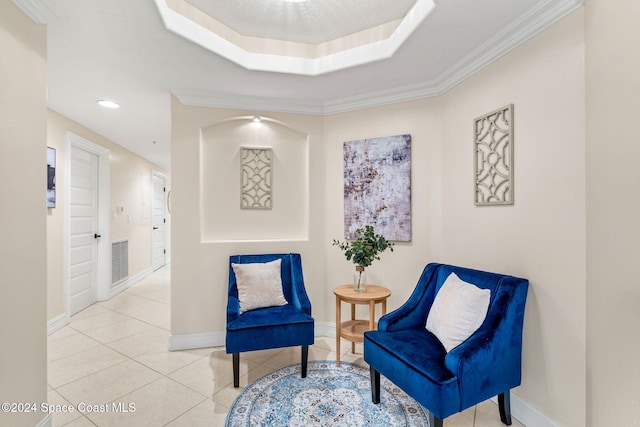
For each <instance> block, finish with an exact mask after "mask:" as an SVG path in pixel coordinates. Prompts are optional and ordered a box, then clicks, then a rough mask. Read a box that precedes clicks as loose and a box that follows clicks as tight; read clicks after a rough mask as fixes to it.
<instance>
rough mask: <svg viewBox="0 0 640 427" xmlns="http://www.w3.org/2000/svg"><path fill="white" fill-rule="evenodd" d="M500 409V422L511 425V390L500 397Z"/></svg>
mask: <svg viewBox="0 0 640 427" xmlns="http://www.w3.org/2000/svg"><path fill="white" fill-rule="evenodd" d="M498 409H499V410H500V420H501V421H502V422H503V423H504V424H506V425H508V426H510V425H511V392H510V390H507V391H505V392H504V393H500V394H499V395H498Z"/></svg>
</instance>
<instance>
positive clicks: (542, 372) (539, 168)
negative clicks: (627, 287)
mask: <svg viewBox="0 0 640 427" xmlns="http://www.w3.org/2000/svg"><path fill="white" fill-rule="evenodd" d="M583 20H584V18H583V12H582V11H581V10H580V11H577V12H575V13H573V14H572V15H571V16H569V17H568V18H566V19H564V20H563V21H562V22H561V23H559V24H557V25H554V26H553V27H551V28H550V29H548V30H546V31H545V32H544V33H542V34H540V35H539V36H537V37H536V38H535V39H533V40H531V41H529V42H527V43H525V44H524V45H522V46H520V47H519V48H518V49H516V50H515V51H514V52H512V53H510V54H509V55H507V56H506V57H504V58H502V59H500V60H498V61H496V62H494V63H493V64H491V65H490V66H489V67H487V68H485V69H484V70H483V71H481V72H480V73H478V74H477V75H475V76H473V77H472V78H470V79H468V80H467V81H465V82H464V83H462V84H461V85H459V86H458V87H456V88H455V89H453V90H451V91H449V92H448V93H447V94H446V95H444V96H443V97H442V101H443V104H444V105H443V116H444V117H443V122H442V123H443V147H444V148H443V157H442V164H443V165H445V167H444V168H443V171H442V172H443V173H442V176H443V182H442V215H443V219H442V230H443V236H442V242H443V246H442V256H443V259H444V260H446V261H447V262H451V263H455V264H461V265H467V266H471V267H475V268H480V269H483V270H490V271H499V272H504V273H509V274H513V275H516V276H521V277H526V278H528V279H529V281H530V288H529V294H528V300H527V308H526V315H525V327H524V348H523V380H522V384H523V385H522V386H521V387H519V388H518V389H517V390H515V394H517V395H518V396H519V397H522V398H523V399H524V400H525V401H527V402H528V403H529V404H530V405H531V406H533V407H534V408H537V409H538V410H540V411H542V412H543V413H544V414H545V415H546V416H547V417H548V418H550V419H551V420H553V421H555V422H557V423H558V425H561V426H582V425H584V424H585V410H586V407H585V391H584V390H585V363H586V362H585V349H586V343H585V334H586V318H585V315H586V314H585V304H586V302H585V298H586V295H585V280H586V278H585V269H586V265H585V256H584V252H585V239H586V228H585V227H586V225H585V218H586V212H585V185H584V179H585V135H584V132H585V131H584V126H585V122H584V102H585V100H584V71H583V70H584V37H583ZM510 103H512V104H514V115H515V118H514V126H515V129H514V138H515V140H514V144H515V147H514V154H515V165H514V172H515V183H514V191H515V204H514V205H513V206H502V207H486V206H485V207H476V206H474V203H473V199H474V194H473V180H474V176H473V153H472V146H471V143H470V137H472V135H473V133H472V132H473V128H472V123H473V120H474V119H475V118H476V117H478V116H481V115H482V114H484V113H488V112H490V111H493V110H495V109H497V108H500V107H503V106H505V105H508V104H510ZM568 408H571V409H568Z"/></svg>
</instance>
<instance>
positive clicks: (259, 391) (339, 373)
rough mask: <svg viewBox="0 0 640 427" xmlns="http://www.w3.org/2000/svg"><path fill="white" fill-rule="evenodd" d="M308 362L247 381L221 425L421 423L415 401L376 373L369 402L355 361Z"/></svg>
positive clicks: (365, 377)
mask: <svg viewBox="0 0 640 427" xmlns="http://www.w3.org/2000/svg"><path fill="white" fill-rule="evenodd" d="M340 365H341V366H340V367H337V366H336V362H335V361H333V360H325V361H309V364H308V368H307V378H300V364H296V365H290V366H287V367H284V368H281V369H278V370H277V371H275V372H272V373H270V374H268V375H266V376H264V377H262V378H260V379H258V380H257V381H255V382H254V383H252V384H249V385H247V386H246V387H245V388H244V390H243V391H242V393H241V394H240V395H239V396H238V397H237V398H236V400H235V401H234V402H233V405H232V406H231V409H230V410H229V413H228V415H227V421H226V424H225V426H226V427H255V426H270V427H272V426H301V427H302V426H304V427H307V426H397V427H400V426H403V427H404V426H407V427H427V426H428V425H429V422H428V420H427V415H426V413H425V411H424V410H423V409H422V407H421V406H420V404H418V403H417V402H416V401H415V400H413V399H412V398H410V397H409V396H407V394H406V393H404V392H403V391H402V390H400V389H399V388H398V387H396V386H395V385H394V384H393V383H391V382H390V381H388V380H387V379H386V378H384V377H381V393H380V395H381V396H380V397H381V398H380V403H379V404H377V405H374V404H373V403H372V402H371V387H370V382H369V370H368V369H367V368H365V367H363V366H360V365H357V364H355V363H348V362H341V364H340Z"/></svg>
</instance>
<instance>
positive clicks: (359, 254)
mask: <svg viewBox="0 0 640 427" xmlns="http://www.w3.org/2000/svg"><path fill="white" fill-rule="evenodd" d="M393 245H394V243H392V242H389V241H388V240H387V239H385V238H384V236H382V235H380V234H376V233H375V231H374V230H373V227H372V226H371V225H365V227H364V229H362V228H358V229H357V230H356V238H355V239H354V240H351V241H350V242H346V241H345V242H340V241H338V240H336V239H333V246H338V247H339V248H340V249H342V250H343V251H344V255H345V257H346V258H347V261H353V263H354V264H355V265H356V273H355V275H354V285H355V288H354V290H355V291H357V292H366V291H367V286H366V276H365V270H364V269H365V267H368V266H370V265H371V264H372V263H373V261H375V260H377V259H380V255H379V254H381V253H382V252H384V251H386V250H387V249H389V250H390V251H391V252H393Z"/></svg>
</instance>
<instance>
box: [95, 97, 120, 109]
mask: <svg viewBox="0 0 640 427" xmlns="http://www.w3.org/2000/svg"><path fill="white" fill-rule="evenodd" d="M96 102H97V103H98V105H101V106H103V107H105V108H120V104H118V103H117V102H115V101H109V100H108V99H99V100H97V101H96Z"/></svg>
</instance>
